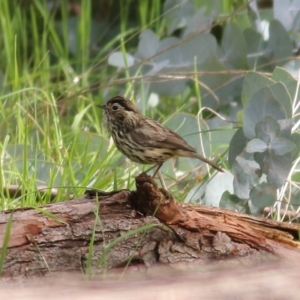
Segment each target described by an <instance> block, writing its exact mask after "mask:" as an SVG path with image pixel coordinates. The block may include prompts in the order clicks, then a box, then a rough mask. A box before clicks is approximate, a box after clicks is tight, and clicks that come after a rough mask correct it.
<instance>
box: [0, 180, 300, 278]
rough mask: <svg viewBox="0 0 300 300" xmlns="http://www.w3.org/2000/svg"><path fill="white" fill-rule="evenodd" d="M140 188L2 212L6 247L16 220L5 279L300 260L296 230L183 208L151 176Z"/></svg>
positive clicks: (291, 226) (93, 193) (0, 218)
mask: <svg viewBox="0 0 300 300" xmlns="http://www.w3.org/2000/svg"><path fill="white" fill-rule="evenodd" d="M136 186H137V190H136V191H128V190H121V191H118V192H111V193H103V192H96V191H90V192H88V193H87V194H86V196H85V197H83V198H80V199H75V200H70V201H65V202H60V203H53V204H49V205H45V206H43V207H41V209H39V210H36V209H17V210H14V211H6V212H2V213H1V214H0V245H3V240H4V237H5V234H6V232H7V228H8V221H9V219H10V217H11V216H12V226H11V230H10V238H9V243H8V247H7V253H6V259H5V264H4V270H3V275H4V276H7V277H14V276H29V275H39V274H45V273H47V272H49V271H51V272H62V271H64V272H65V271H91V269H90V267H89V266H90V265H91V266H92V268H93V270H104V269H106V268H113V267H123V266H126V265H129V264H131V265H133V264H135V265H136V264H137V265H141V264H142V265H146V266H150V265H153V264H155V263H168V264H178V263H179V264H182V263H187V262H191V261H195V260H197V262H198V263H199V262H207V261H211V260H220V259H224V258H229V257H245V256H248V257H255V256H257V255H258V254H261V253H263V254H266V253H268V254H271V256H277V257H285V258H289V259H293V260H294V259H297V258H298V259H299V258H300V251H299V246H300V244H299V243H298V241H297V238H298V226H296V225H294V224H287V223H279V222H275V221H271V220H266V219H262V218H257V217H253V216H249V215H244V214H239V213H235V212H232V211H228V210H224V209H219V208H212V207H205V206H199V205H185V204H178V203H176V201H175V199H174V198H173V197H172V195H170V194H169V193H167V192H166V191H164V190H162V189H159V188H158V187H157V185H156V183H155V182H154V181H153V180H152V178H151V177H149V176H147V175H140V176H138V177H137V178H136ZM3 250H5V249H3V248H2V251H3ZM268 257H269V256H268Z"/></svg>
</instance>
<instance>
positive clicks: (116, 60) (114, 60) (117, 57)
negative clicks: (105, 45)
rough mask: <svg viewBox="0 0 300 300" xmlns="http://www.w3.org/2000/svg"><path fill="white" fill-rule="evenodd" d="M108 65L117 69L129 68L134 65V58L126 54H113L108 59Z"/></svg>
mask: <svg viewBox="0 0 300 300" xmlns="http://www.w3.org/2000/svg"><path fill="white" fill-rule="evenodd" d="M108 64H110V65H111V66H114V67H118V68H125V67H131V66H132V65H133V64H134V57H133V56H132V55H130V54H128V53H126V54H124V53H122V52H113V53H112V54H110V55H109V57H108Z"/></svg>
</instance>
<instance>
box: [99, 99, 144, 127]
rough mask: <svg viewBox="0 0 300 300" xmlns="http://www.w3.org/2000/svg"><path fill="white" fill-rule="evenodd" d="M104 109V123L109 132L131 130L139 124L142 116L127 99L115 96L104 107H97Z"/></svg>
mask: <svg viewBox="0 0 300 300" xmlns="http://www.w3.org/2000/svg"><path fill="white" fill-rule="evenodd" d="M97 106H98V107H100V108H102V109H104V122H105V123H106V125H107V127H108V129H109V131H113V130H118V129H119V130H124V129H128V130H130V129H132V128H134V127H135V126H137V124H138V123H139V122H140V120H141V118H142V115H141V113H140V111H139V110H138V109H137V107H136V106H135V105H134V104H133V103H132V102H131V101H130V100H128V99H125V98H124V97H121V96H116V97H114V98H112V99H110V100H108V101H107V103H106V104H105V105H97Z"/></svg>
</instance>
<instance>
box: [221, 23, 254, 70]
mask: <svg viewBox="0 0 300 300" xmlns="http://www.w3.org/2000/svg"><path fill="white" fill-rule="evenodd" d="M221 49H222V54H223V55H222V58H221V62H223V63H224V64H225V65H226V66H227V67H229V68H230V69H232V68H233V69H246V70H247V69H248V68H249V67H248V62H247V46H246V41H245V39H244V36H243V34H242V32H241V30H240V29H239V27H238V25H237V24H236V23H233V22H232V23H228V24H227V25H226V27H225V30H224V33H223V38H222V42H221Z"/></svg>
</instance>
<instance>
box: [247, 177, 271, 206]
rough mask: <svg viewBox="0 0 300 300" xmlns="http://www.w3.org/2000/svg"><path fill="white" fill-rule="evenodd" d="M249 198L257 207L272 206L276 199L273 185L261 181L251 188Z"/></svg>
mask: <svg viewBox="0 0 300 300" xmlns="http://www.w3.org/2000/svg"><path fill="white" fill-rule="evenodd" d="M250 198H251V201H252V203H253V204H254V205H255V206H257V207H259V208H265V207H268V206H272V205H273V204H274V203H275V201H276V189H275V187H274V185H272V184H270V183H266V182H262V183H261V184H258V185H256V186H254V187H253V188H252V189H251V192H250Z"/></svg>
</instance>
